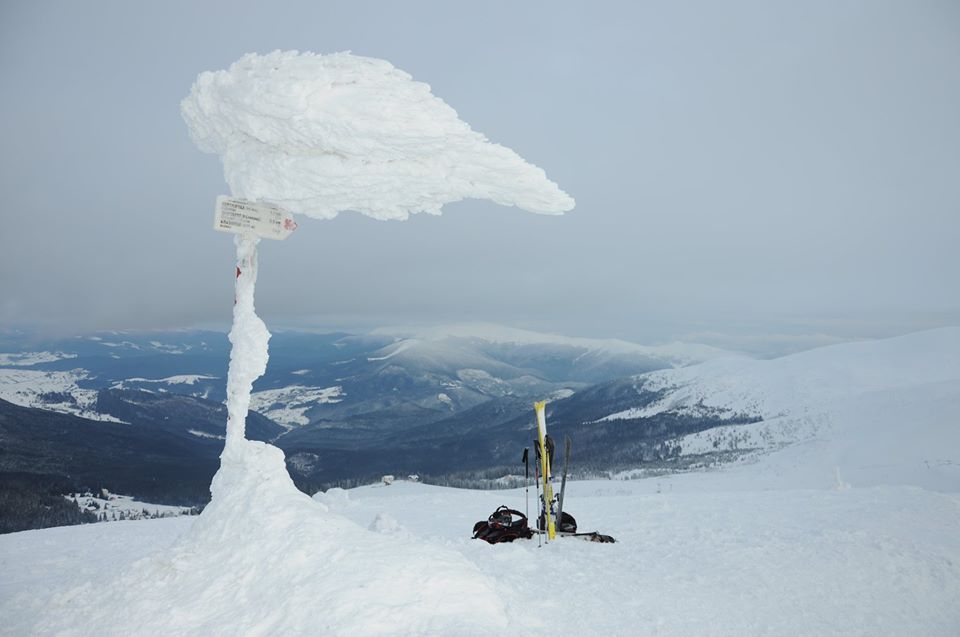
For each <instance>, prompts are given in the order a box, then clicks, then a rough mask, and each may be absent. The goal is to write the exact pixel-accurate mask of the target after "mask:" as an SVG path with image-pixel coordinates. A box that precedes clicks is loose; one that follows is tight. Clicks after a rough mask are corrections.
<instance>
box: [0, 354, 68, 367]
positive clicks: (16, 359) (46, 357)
mask: <svg viewBox="0 0 960 637" xmlns="http://www.w3.org/2000/svg"><path fill="white" fill-rule="evenodd" d="M76 357H77V355H76V354H67V353H65V352H21V353H19V354H0V367H30V366H32V365H39V364H40V363H54V362H56V361H62V360H66V359H69V358H76Z"/></svg>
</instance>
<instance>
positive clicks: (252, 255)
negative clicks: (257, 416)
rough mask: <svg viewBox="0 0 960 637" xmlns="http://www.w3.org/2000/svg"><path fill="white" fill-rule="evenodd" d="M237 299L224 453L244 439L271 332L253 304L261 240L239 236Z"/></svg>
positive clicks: (236, 237)
mask: <svg viewBox="0 0 960 637" xmlns="http://www.w3.org/2000/svg"><path fill="white" fill-rule="evenodd" d="M234 243H235V244H236V246H237V278H236V284H235V289H236V298H235V302H234V305H233V327H232V328H231V329H230V343H231V345H232V348H231V350H230V367H229V369H228V370H227V441H226V445H225V448H224V453H225V454H229V453H230V451H232V450H234V449H236V448H237V445H238V444H239V442H240V441H242V440H244V438H245V436H244V431H245V429H246V420H247V411H248V410H249V409H250V392H251V391H252V390H253V381H255V380H256V379H258V378H259V377H260V376H262V375H263V373H264V372H265V371H266V370H267V359H268V358H269V354H268V349H267V342H268V341H269V340H270V332H269V331H267V326H266V324H264V322H263V321H262V320H261V319H260V317H259V316H257V312H256V309H255V308H254V305H253V296H254V294H253V293H254V289H255V288H256V285H257V244H258V243H260V237H257V236H253V235H246V234H238V235H236V236H235V237H234Z"/></svg>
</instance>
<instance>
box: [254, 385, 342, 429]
mask: <svg viewBox="0 0 960 637" xmlns="http://www.w3.org/2000/svg"><path fill="white" fill-rule="evenodd" d="M345 395H346V394H345V393H344V391H343V387H341V386H339V385H335V386H333V387H307V386H304V385H292V386H290V387H283V388H281V389H267V390H264V391H258V392H254V393H253V396H251V399H250V408H251V409H253V410H254V411H256V412H259V413H261V414H263V415H264V416H266V417H268V418H270V419H271V420H273V421H274V422H276V423H279V424H281V425H283V426H285V427H287V428H291V427H294V426H301V425H307V424H309V423H310V419H309V418H307V415H306V413H307V411H309V410H310V409H311V408H313V407H314V406H316V405H327V404H332V403H338V402H340V401H341V400H343V397H344V396H345Z"/></svg>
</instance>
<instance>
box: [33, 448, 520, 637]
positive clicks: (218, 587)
mask: <svg viewBox="0 0 960 637" xmlns="http://www.w3.org/2000/svg"><path fill="white" fill-rule="evenodd" d="M211 490H212V492H213V500H212V501H211V503H210V505H209V506H208V507H207V509H206V510H204V512H203V514H202V515H201V516H200V517H199V518H197V519H196V521H195V522H194V523H193V525H192V526H191V528H190V529H189V531H187V532H186V533H184V535H182V536H181V537H180V538H179V539H178V540H177V541H176V542H175V543H174V544H173V546H172V547H171V548H170V549H168V550H167V551H164V552H160V553H156V554H154V555H152V556H150V557H147V558H144V559H142V560H140V561H138V562H136V563H135V564H133V565H131V567H129V568H127V569H125V571H124V572H123V573H122V574H121V575H120V576H119V577H115V578H113V579H112V580H111V581H108V582H106V583H102V584H92V583H91V584H86V585H83V586H80V587H78V588H74V589H72V590H70V591H68V592H66V593H64V594H63V595H61V596H58V597H57V598H55V599H54V600H53V603H52V604H50V605H48V606H47V608H46V610H45V611H44V612H43V613H42V615H41V616H40V617H35V618H34V620H35V621H36V623H35V624H33V625H32V626H31V628H30V629H29V631H30V632H31V633H34V634H44V635H53V634H76V635H88V634H89V635H94V634H111V635H142V634H158V635H160V634H164V635H238V634H244V635H300V634H310V635H344V636H346V635H458V634H461V635H463V634H468V635H479V634H484V633H485V632H487V631H489V630H490V629H493V630H503V629H505V628H506V624H507V622H506V613H505V609H504V605H503V602H502V600H501V599H500V597H499V596H498V595H497V594H496V591H495V588H494V585H493V583H492V580H491V579H490V578H489V577H488V576H485V575H483V574H481V573H480V572H479V570H478V569H477V568H476V567H475V566H474V565H473V564H471V563H470V562H469V561H467V560H466V559H465V558H464V557H463V556H461V555H459V554H457V553H455V552H453V551H449V550H446V549H443V548H440V547H435V546H429V545H425V544H422V543H416V542H413V541H411V540H410V539H409V538H404V537H402V536H399V535H390V534H384V533H376V532H372V531H369V530H367V529H364V528H363V527H361V526H359V525H358V524H356V523H354V522H351V521H350V520H348V519H346V518H344V517H343V516H341V515H339V514H334V513H331V512H330V511H329V510H328V507H327V506H325V505H324V504H323V503H320V502H316V501H313V500H311V499H310V497H309V496H307V495H305V494H303V493H301V492H300V491H298V490H297V489H296V487H295V486H294V485H293V483H292V482H291V481H290V477H289V476H288V474H287V471H286V467H285V466H284V461H283V454H282V452H280V451H279V450H278V449H276V448H275V447H272V446H270V445H265V444H263V443H259V442H253V441H243V442H241V443H240V444H239V445H234V446H232V447H230V448H229V450H228V451H227V452H226V453H225V454H224V456H223V459H222V466H221V469H220V471H219V472H218V473H217V475H216V477H215V478H214V482H213V485H212V489H211Z"/></svg>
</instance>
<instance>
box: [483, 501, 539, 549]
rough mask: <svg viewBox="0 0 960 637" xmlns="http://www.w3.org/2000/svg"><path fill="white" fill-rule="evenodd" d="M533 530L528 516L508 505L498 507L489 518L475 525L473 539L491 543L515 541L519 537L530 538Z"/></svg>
mask: <svg viewBox="0 0 960 637" xmlns="http://www.w3.org/2000/svg"><path fill="white" fill-rule="evenodd" d="M532 537H533V531H532V530H530V527H529V526H528V525H527V516H525V515H524V514H522V513H520V512H519V511H517V510H515V509H511V508H509V507H507V506H506V505H504V506H501V507H498V508H497V510H496V511H494V512H493V513H492V514H491V515H490V517H489V518H487V519H486V520H481V521H479V522H477V523H476V524H474V525H473V539H475V540H478V539H479V540H486V541H487V542H489V543H490V544H497V543H498V542H513V541H514V540H516V539H517V538H523V539H525V540H529V539H530V538H532Z"/></svg>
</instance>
